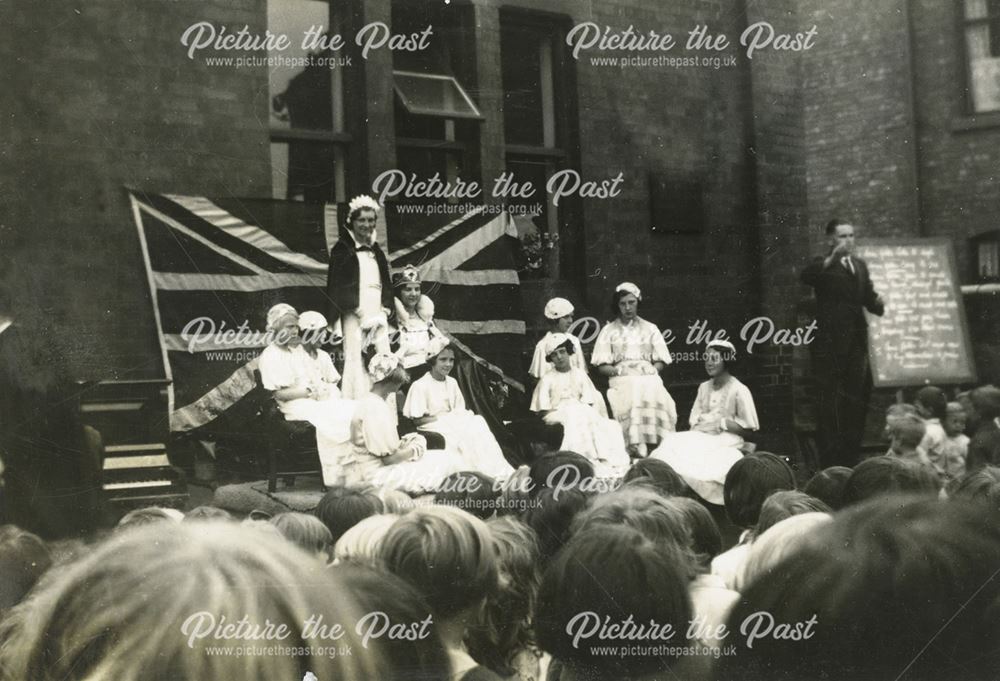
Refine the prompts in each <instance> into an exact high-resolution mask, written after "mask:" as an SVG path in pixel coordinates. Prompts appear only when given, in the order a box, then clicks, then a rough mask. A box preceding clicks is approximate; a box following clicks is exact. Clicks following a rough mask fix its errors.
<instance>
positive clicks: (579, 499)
mask: <svg viewBox="0 0 1000 681" xmlns="http://www.w3.org/2000/svg"><path fill="white" fill-rule="evenodd" d="M586 506H587V495H585V494H584V493H583V492H581V491H579V490H576V489H570V490H565V491H562V492H559V493H556V491H555V490H552V489H544V490H542V491H541V493H539V494H538V495H537V496H536V497H534V498H533V499H532V504H531V505H530V506H529V507H528V509H527V510H525V511H524V513H523V514H522V515H521V520H523V521H524V522H525V523H527V524H528V526H529V527H531V528H532V529H533V530H534V531H535V534H537V535H538V547H539V551H540V553H541V558H542V563H543V564H544V563H547V562H548V561H550V560H551V559H552V558H553V557H554V556H555V555H556V554H557V553H558V552H559V550H560V549H561V548H562V547H563V545H564V544H565V543H566V542H567V541H568V540H569V537H570V527H571V526H572V524H573V519H574V518H575V517H576V514H577V513H579V512H580V511H582V510H583V509H584V508H585V507H586Z"/></svg>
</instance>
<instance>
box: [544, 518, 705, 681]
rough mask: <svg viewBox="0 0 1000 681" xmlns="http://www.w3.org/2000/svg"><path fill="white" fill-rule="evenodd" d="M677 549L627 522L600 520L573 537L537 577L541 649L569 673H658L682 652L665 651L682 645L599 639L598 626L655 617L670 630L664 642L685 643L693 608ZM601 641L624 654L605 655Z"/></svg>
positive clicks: (623, 675)
mask: <svg viewBox="0 0 1000 681" xmlns="http://www.w3.org/2000/svg"><path fill="white" fill-rule="evenodd" d="M680 552H681V547H678V546H676V545H674V544H672V543H669V542H668V543H663V544H658V543H657V542H655V541H653V540H652V539H650V538H649V537H648V536H646V535H644V534H643V533H641V532H639V531H638V530H635V529H633V528H631V527H627V526H626V527H615V526H611V525H599V526H595V527H592V528H590V529H587V530H585V531H583V532H580V533H579V534H577V535H575V536H574V537H573V539H572V540H571V541H570V542H569V543H568V544H567V545H566V547H565V548H564V549H563V550H562V551H561V552H560V553H559V555H558V556H557V557H556V559H555V561H554V562H553V563H552V565H550V566H549V567H548V569H547V570H546V571H545V574H544V576H543V577H542V584H541V587H540V588H539V591H538V606H537V608H536V613H537V621H536V623H535V630H536V631H537V633H538V643H539V646H540V647H541V648H542V650H544V651H545V652H548V653H550V654H551V655H552V657H554V658H555V659H556V660H558V661H559V662H561V663H562V664H563V665H565V666H566V667H567V668H568V669H569V671H570V672H572V674H573V678H581V679H584V678H586V679H624V678H629V679H631V678H636V677H640V676H643V675H645V674H650V673H653V672H660V673H662V672H663V671H664V668H665V667H666V666H668V665H670V664H671V663H672V662H673V660H674V659H675V658H676V656H677V655H678V654H679V653H678V652H673V653H671V652H668V651H670V650H677V649H679V648H681V647H682V646H674V645H667V646H658V645H650V646H631V645H630V646H624V645H621V644H623V643H625V641H623V640H619V639H616V638H614V635H613V634H612V635H610V636H608V637H604V636H602V635H601V634H600V632H599V629H602V628H603V626H602V625H605V624H608V623H611V624H615V625H618V626H619V627H620V626H621V625H622V622H624V621H630V622H633V623H634V624H635V625H637V626H649V623H651V622H652V623H655V624H657V625H659V626H660V627H662V628H664V629H666V628H667V627H668V626H669V627H670V628H671V629H672V630H673V632H674V634H675V636H674V639H671V640H670V641H669V643H673V642H674V641H676V640H681V641H683V640H684V639H683V636H684V633H685V632H686V631H687V628H688V625H689V623H690V621H691V619H692V610H691V600H690V597H689V594H688V587H689V579H688V574H687V573H686V570H685V568H684V564H685V561H684V560H683V558H681V555H680ZM678 632H679V635H678ZM652 638H653V637H650V639H648V640H650V641H652ZM605 645H613V646H619V645H621V647H622V648H623V651H622V653H623V654H620V655H606V654H603V652H604V651H602V650H601V648H602V647H603V646H605ZM663 649H665V650H663Z"/></svg>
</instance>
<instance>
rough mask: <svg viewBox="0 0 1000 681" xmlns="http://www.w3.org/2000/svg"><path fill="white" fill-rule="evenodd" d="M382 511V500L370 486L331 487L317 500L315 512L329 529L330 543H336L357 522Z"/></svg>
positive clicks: (383, 508) (383, 507) (383, 509)
mask: <svg viewBox="0 0 1000 681" xmlns="http://www.w3.org/2000/svg"><path fill="white" fill-rule="evenodd" d="M384 511H385V506H384V505H383V504H382V500H381V499H379V497H378V494H377V493H376V492H375V490H374V489H372V488H368V487H333V488H331V489H329V490H328V491H327V493H326V494H324V495H323V498H322V499H320V500H319V504H318V505H317V506H316V510H315V514H316V517H317V518H319V519H320V520H321V521H323V524H324V525H326V527H327V529H329V530H330V543H331V544H336V543H337V540H338V539H340V538H341V536H343V534H344V533H345V532H347V530H349V529H351V528H352V527H354V525H356V524H357V523H358V522H360V521H361V520H364V519H365V518H367V517H368V516H372V515H375V514H377V513H383V512H384Z"/></svg>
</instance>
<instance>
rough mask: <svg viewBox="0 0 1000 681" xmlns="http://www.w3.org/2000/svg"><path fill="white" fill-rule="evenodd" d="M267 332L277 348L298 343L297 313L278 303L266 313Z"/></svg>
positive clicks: (289, 306) (291, 308)
mask: <svg viewBox="0 0 1000 681" xmlns="http://www.w3.org/2000/svg"><path fill="white" fill-rule="evenodd" d="M267 331H268V334H269V335H270V336H271V338H272V341H271V342H273V343H274V344H275V345H276V346H278V347H279V348H285V347H291V346H293V345H297V344H298V342H299V313H298V312H297V311H296V309H295V308H294V307H292V306H291V305H289V304H287V303H278V304H277V305H274V306H273V307H271V309H269V310H268V311H267Z"/></svg>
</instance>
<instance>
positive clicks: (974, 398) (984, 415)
mask: <svg viewBox="0 0 1000 681" xmlns="http://www.w3.org/2000/svg"><path fill="white" fill-rule="evenodd" d="M998 416H1000V388H997V387H995V386H992V385H984V386H982V387H980V388H976V389H975V390H973V391H972V392H971V393H970V394H969V409H968V410H967V418H968V420H969V422H970V423H971V424H972V426H973V427H974V428H978V427H979V426H980V425H982V424H984V423H988V422H989V421H992V420H993V419H995V418H996V417H998Z"/></svg>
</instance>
